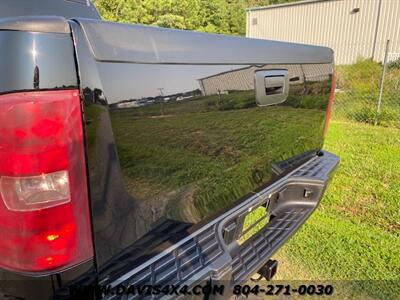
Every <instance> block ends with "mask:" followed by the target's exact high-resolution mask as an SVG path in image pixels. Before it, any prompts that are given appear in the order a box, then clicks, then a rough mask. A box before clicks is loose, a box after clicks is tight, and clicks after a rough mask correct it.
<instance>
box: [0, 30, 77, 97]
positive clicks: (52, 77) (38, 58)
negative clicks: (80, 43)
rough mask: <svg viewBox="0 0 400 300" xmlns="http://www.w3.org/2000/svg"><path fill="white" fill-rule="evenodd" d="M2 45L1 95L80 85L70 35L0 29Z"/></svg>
mask: <svg viewBox="0 0 400 300" xmlns="http://www.w3.org/2000/svg"><path fill="white" fill-rule="evenodd" d="M0 45H1V47H0V57H1V59H0V70H2V72H1V73H0V94H1V93H6V92H10V91H21V90H37V89H66V88H67V89H69V88H77V86H78V80H77V76H76V70H75V60H74V48H73V44H72V40H71V36H70V35H69V34H52V33H31V32H19V31H0ZM56 70H63V71H62V72H56Z"/></svg>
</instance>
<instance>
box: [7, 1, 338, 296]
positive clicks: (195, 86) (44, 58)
mask: <svg viewBox="0 0 400 300" xmlns="http://www.w3.org/2000/svg"><path fill="white" fill-rule="evenodd" d="M0 70H1V74H0V233H1V235H0V236H1V240H0V268H1V271H0V297H2V298H5V299H71V298H78V299H79V298H83V299H100V298H102V299H117V298H118V299H119V298H122V299H136V298H145V297H150V298H162V297H163V298H174V297H178V295H177V293H169V294H168V293H164V291H165V290H162V291H160V289H163V288H164V287H171V286H172V288H174V287H179V288H182V287H185V288H187V289H188V290H189V291H190V290H192V289H193V288H194V287H199V286H200V287H209V286H211V287H212V285H218V284H219V285H223V286H224V287H225V293H224V295H223V296H221V295H220V294H221V293H218V295H214V294H212V293H208V294H207V295H202V296H200V297H203V296H204V297H208V298H214V297H217V296H218V297H228V296H229V291H230V290H231V289H232V287H233V286H235V285H237V284H242V283H244V282H246V281H247V280H248V278H249V277H250V276H252V274H254V273H256V272H257V271H258V270H260V269H262V267H264V270H265V266H266V264H267V267H270V268H272V271H274V270H273V269H274V268H275V267H274V266H275V264H271V263H270V264H268V262H271V261H270V258H271V256H272V255H273V254H274V252H275V251H276V250H278V249H279V248H280V247H281V246H282V245H283V244H284V243H285V242H286V241H287V240H288V239H289V237H290V236H292V235H293V234H294V233H295V232H296V230H297V229H298V228H299V227H300V226H301V225H302V224H303V223H304V222H305V221H306V220H307V218H308V217H309V216H310V215H311V214H312V212H313V211H314V209H315V208H316V207H317V206H318V203H319V201H320V199H321V197H322V195H323V192H324V190H325V189H326V187H327V184H328V182H329V181H330V178H331V177H332V173H333V171H334V169H335V168H336V166H337V164H338V162H339V159H338V157H336V156H335V155H333V154H331V153H328V152H326V151H324V150H322V146H323V141H324V135H325V133H326V130H327V126H328V123H329V118H330V111H331V108H332V101H333V94H334V82H335V80H334V78H335V77H334V66H333V52H332V50H331V49H328V48H324V47H316V46H309V45H300V44H292V43H285V42H276V41H267V40H256V39H247V38H241V37H231V36H224V35H212V34H205V33H199V32H189V31H180V30H170V29H164V28H157V27H150V26H141V25H129V24H119V23H110V22H105V21H102V20H101V18H100V17H99V14H98V13H97V11H96V9H95V7H94V6H93V5H92V4H91V3H90V1H86V0H70V1H64V0H41V1H28V0H17V1H14V0H2V1H1V2H0ZM264 273H265V272H264ZM264 275H265V274H264ZM143 286H145V287H150V291H146V293H147V294H146V295H144V294H143V290H141V289H140V288H141V287H143ZM129 288H131V290H130V292H129V293H128V291H129ZM151 289H153V290H151ZM201 291H202V292H204V290H201ZM194 294H196V293H194ZM199 294H201V293H199ZM196 295H197V294H196ZM179 297H185V295H182V293H181V295H179Z"/></svg>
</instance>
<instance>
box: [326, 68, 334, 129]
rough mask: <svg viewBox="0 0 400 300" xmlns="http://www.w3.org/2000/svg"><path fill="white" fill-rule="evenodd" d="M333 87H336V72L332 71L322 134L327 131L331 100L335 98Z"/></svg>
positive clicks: (331, 105)
mask: <svg viewBox="0 0 400 300" xmlns="http://www.w3.org/2000/svg"><path fill="white" fill-rule="evenodd" d="M335 88H336V73H335V72H333V74H332V81H331V93H330V95H329V102H328V107H327V109H326V116H325V125H324V136H326V134H327V133H328V128H329V122H330V121H331V116H332V108H333V100H334V99H335Z"/></svg>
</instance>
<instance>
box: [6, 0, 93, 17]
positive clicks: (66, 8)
mask: <svg viewBox="0 0 400 300" xmlns="http://www.w3.org/2000/svg"><path fill="white" fill-rule="evenodd" d="M0 8H1V9H0V18H9V17H16V16H63V17H65V18H76V17H82V18H90V19H100V16H99V13H98V12H97V10H96V8H95V7H94V6H93V4H91V2H90V1H86V0H83V1H81V0H70V1H69V0H1V3H0Z"/></svg>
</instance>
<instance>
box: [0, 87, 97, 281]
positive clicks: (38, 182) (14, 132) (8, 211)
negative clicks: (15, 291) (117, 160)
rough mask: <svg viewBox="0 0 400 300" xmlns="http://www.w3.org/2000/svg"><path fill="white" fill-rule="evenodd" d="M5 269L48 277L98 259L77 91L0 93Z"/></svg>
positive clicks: (0, 227)
mask: <svg viewBox="0 0 400 300" xmlns="http://www.w3.org/2000/svg"><path fill="white" fill-rule="evenodd" d="M0 235H1V239H0V267H1V268H5V269H9V270H12V271H18V272H27V273H48V272H52V271H58V270H60V269H65V268H68V267H70V266H73V265H76V264H78V263H80V262H82V261H84V260H87V259H89V258H90V257H92V256H93V249H92V241H91V231H90V218H89V203H88V192H87V180H86V166H85V156H84V145H83V129H82V118H81V106H80V98H79V92H78V91H77V90H65V91H38V92H28V93H12V94H5V95H1V96H0Z"/></svg>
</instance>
